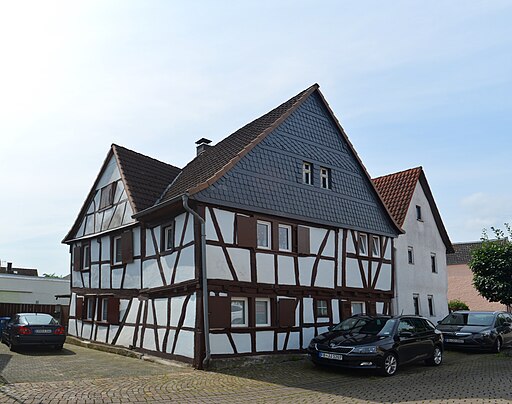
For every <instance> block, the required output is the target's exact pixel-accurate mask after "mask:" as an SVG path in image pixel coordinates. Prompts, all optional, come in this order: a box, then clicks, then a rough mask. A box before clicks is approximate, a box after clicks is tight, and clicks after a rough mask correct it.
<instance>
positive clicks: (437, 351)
mask: <svg viewBox="0 0 512 404" xmlns="http://www.w3.org/2000/svg"><path fill="white" fill-rule="evenodd" d="M425 363H426V364H427V365H430V366H439V365H440V364H441V363H443V350H442V349H441V348H440V347H438V346H436V347H434V353H433V354H432V357H431V358H429V359H427V360H426V361H425Z"/></svg>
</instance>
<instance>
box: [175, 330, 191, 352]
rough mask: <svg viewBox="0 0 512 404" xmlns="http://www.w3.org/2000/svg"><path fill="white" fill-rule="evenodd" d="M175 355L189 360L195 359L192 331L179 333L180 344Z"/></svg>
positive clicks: (178, 343) (177, 345)
mask: <svg viewBox="0 0 512 404" xmlns="http://www.w3.org/2000/svg"><path fill="white" fill-rule="evenodd" d="M174 353H175V354H176V355H182V356H185V357H187V358H193V357H194V333H193V332H192V331H185V330H181V331H180V332H179V333H178V342H177V343H176V349H175V350H174Z"/></svg>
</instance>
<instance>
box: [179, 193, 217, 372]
mask: <svg viewBox="0 0 512 404" xmlns="http://www.w3.org/2000/svg"><path fill="white" fill-rule="evenodd" d="M182 200H183V207H184V208H185V210H186V211H187V212H189V213H190V214H192V215H193V216H194V217H195V218H197V220H199V222H200V223H201V276H202V281H203V327H204V346H205V349H206V356H205V358H204V360H203V369H207V368H208V365H209V364H210V356H211V352H210V325H209V322H208V278H207V276H206V231H205V223H206V221H205V220H204V219H203V218H202V217H201V215H199V214H198V213H197V212H196V211H195V210H193V209H191V208H190V206H188V193H185V194H183V196H182Z"/></svg>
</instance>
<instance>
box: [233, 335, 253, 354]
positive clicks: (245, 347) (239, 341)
mask: <svg viewBox="0 0 512 404" xmlns="http://www.w3.org/2000/svg"><path fill="white" fill-rule="evenodd" d="M231 337H232V338H233V342H234V343H235V346H236V350H237V351H238V353H246V352H251V334H237V333H232V334H231Z"/></svg>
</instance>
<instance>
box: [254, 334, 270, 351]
mask: <svg viewBox="0 0 512 404" xmlns="http://www.w3.org/2000/svg"><path fill="white" fill-rule="evenodd" d="M273 350H274V331H256V352H268V351H273Z"/></svg>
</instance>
